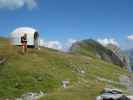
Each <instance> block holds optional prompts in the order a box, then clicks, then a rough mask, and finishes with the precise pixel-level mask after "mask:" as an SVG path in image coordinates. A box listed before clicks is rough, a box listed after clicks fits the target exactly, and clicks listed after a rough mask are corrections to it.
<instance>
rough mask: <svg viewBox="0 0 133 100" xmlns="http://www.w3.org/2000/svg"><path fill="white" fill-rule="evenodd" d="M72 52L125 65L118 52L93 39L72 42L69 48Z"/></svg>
mask: <svg viewBox="0 0 133 100" xmlns="http://www.w3.org/2000/svg"><path fill="white" fill-rule="evenodd" d="M70 51H71V52H72V53H76V54H82V55H84V56H91V57H93V58H99V59H102V60H104V61H107V62H110V63H113V64H115V65H118V66H121V67H125V66H127V65H126V64H127V63H125V62H126V61H125V60H123V58H122V59H121V57H120V56H119V55H118V53H115V52H113V51H112V50H111V49H108V48H107V47H104V46H102V45H101V44H100V43H98V42H96V41H95V40H92V39H88V40H82V41H78V42H76V43H74V44H73V45H72V47H71V48H70Z"/></svg>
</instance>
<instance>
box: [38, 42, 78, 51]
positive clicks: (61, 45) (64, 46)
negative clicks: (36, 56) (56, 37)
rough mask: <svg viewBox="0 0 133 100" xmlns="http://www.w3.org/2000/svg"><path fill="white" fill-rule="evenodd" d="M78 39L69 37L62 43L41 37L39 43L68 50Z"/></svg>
mask: <svg viewBox="0 0 133 100" xmlns="http://www.w3.org/2000/svg"><path fill="white" fill-rule="evenodd" d="M76 41H77V40H75V39H68V40H67V41H66V42H65V43H61V42H60V41H44V40H43V39H40V43H39V45H40V46H44V47H47V48H52V49H56V50H60V51H64V52H66V51H68V50H69V48H70V47H71V46H72V44H73V43H75V42H76Z"/></svg>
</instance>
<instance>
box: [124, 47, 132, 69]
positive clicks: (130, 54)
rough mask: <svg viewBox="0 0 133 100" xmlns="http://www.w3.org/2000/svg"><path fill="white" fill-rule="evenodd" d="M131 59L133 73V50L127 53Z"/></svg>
mask: <svg viewBox="0 0 133 100" xmlns="http://www.w3.org/2000/svg"><path fill="white" fill-rule="evenodd" d="M125 52H126V53H127V55H128V57H129V65H130V66H131V69H132V71H133V49H129V50H126V51H125Z"/></svg>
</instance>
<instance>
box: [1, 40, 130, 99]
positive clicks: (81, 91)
mask: <svg viewBox="0 0 133 100" xmlns="http://www.w3.org/2000/svg"><path fill="white" fill-rule="evenodd" d="M0 56H3V57H5V58H7V61H6V62H5V63H4V64H3V65H0V100H5V99H7V98H8V99H9V100H14V99H15V98H17V97H20V96H21V95H23V94H25V93H27V92H39V91H43V92H44V93H47V95H46V96H44V97H43V98H41V99H40V100H95V97H96V96H97V95H99V93H100V91H101V90H102V89H103V88H105V87H116V88H119V89H123V90H126V88H125V86H123V85H117V84H114V83H108V82H106V81H100V80H98V79H97V78H98V77H101V78H105V79H107V80H112V81H116V82H119V77H120V76H121V75H128V73H127V70H126V69H124V68H120V67H119V66H116V65H113V64H111V63H108V62H105V61H102V60H100V59H97V58H95V57H91V56H83V55H78V54H72V53H63V52H59V51H56V50H52V49H48V48H40V50H37V49H28V53H27V54H25V55H23V54H21V49H20V48H19V47H13V46H11V45H10V43H9V42H8V40H7V39H3V38H1V39H0ZM83 72H84V73H83ZM63 80H68V81H69V82H70V83H69V85H68V86H67V88H63V87H62V81H63Z"/></svg>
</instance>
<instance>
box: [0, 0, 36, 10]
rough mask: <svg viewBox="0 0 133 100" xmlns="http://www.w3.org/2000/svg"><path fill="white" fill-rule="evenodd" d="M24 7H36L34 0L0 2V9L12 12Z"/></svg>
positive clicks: (4, 0) (1, 0)
mask: <svg viewBox="0 0 133 100" xmlns="http://www.w3.org/2000/svg"><path fill="white" fill-rule="evenodd" d="M24 6H26V7H27V8H28V9H32V8H34V7H36V6H37V2H36V0H0V8H5V9H10V10H14V9H17V8H22V7H24Z"/></svg>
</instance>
